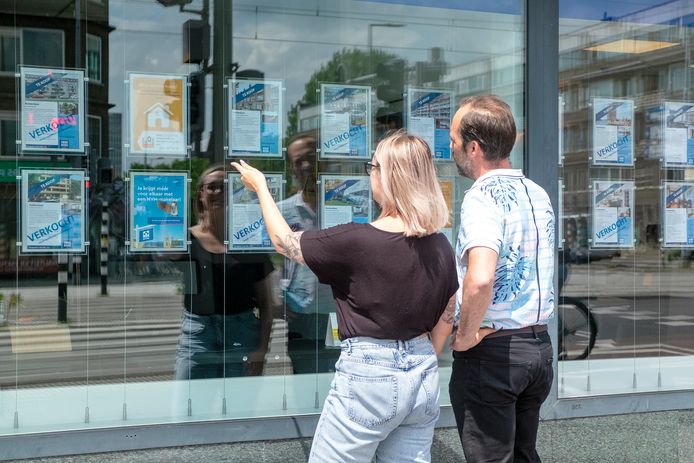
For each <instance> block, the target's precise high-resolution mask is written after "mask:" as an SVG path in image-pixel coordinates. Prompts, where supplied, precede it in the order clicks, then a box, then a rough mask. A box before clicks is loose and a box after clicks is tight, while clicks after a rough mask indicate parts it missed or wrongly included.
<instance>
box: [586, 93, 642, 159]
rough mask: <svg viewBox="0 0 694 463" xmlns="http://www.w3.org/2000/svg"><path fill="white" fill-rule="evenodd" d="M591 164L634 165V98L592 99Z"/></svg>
mask: <svg viewBox="0 0 694 463" xmlns="http://www.w3.org/2000/svg"><path fill="white" fill-rule="evenodd" d="M592 158H593V165H594V166H617V167H619V166H633V165H634V101H633V100H615V99H612V98H594V99H593V154H592Z"/></svg>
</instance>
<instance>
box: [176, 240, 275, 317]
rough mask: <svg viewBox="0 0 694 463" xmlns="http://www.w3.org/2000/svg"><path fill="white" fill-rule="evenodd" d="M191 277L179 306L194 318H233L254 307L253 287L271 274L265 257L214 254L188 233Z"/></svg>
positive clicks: (270, 265) (268, 261) (270, 268)
mask: <svg viewBox="0 0 694 463" xmlns="http://www.w3.org/2000/svg"><path fill="white" fill-rule="evenodd" d="M188 265H191V266H192V270H193V274H192V275H186V274H187V273H188V272H184V275H185V276H184V278H186V279H190V281H187V282H186V283H188V284H186V291H185V294H184V298H183V305H184V307H185V308H186V310H188V311H189V312H192V313H194V314H197V315H211V314H217V315H233V314H238V313H242V312H247V311H249V310H252V309H253V308H254V307H256V306H257V304H258V301H257V300H256V297H255V296H256V294H255V285H256V283H258V282H260V281H262V280H263V279H264V278H265V277H267V276H268V275H269V274H270V273H271V272H272V262H271V261H270V258H269V257H268V256H267V254H216V253H212V252H210V251H208V250H206V249H205V248H203V247H202V244H201V243H200V241H199V240H198V239H197V238H196V237H195V235H192V234H191V246H190V263H188V262H184V263H183V267H186V266H188Z"/></svg>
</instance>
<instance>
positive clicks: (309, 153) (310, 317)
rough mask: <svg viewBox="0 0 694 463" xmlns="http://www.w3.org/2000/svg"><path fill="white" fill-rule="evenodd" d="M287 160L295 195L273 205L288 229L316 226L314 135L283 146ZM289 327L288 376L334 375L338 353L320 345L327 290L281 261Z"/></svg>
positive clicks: (329, 304)
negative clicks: (285, 147) (290, 362)
mask: <svg viewBox="0 0 694 463" xmlns="http://www.w3.org/2000/svg"><path fill="white" fill-rule="evenodd" d="M287 162H288V163H289V165H290V167H291V172H292V190H293V191H295V193H294V194H293V195H291V196H289V197H288V198H287V199H286V200H284V201H282V202H281V203H280V204H279V208H280V211H282V215H284V218H285V219H286V220H287V223H288V224H289V226H290V227H291V228H292V230H294V231H300V230H313V229H317V228H318V220H317V218H316V205H317V194H316V137H315V135H314V134H313V133H302V134H299V135H296V136H295V137H293V138H292V139H291V140H290V141H289V144H288V145H287ZM280 286H281V289H282V292H283V295H284V300H285V304H286V309H287V324H288V328H289V333H288V337H289V340H288V343H287V350H288V353H289V357H290V358H291V360H292V366H293V369H294V373H316V372H326V371H334V366H335V362H336V361H337V358H338V357H339V355H340V349H335V348H329V347H326V345H325V339H326V330H327V326H328V319H329V314H330V312H334V311H335V307H334V302H333V299H332V294H331V291H330V288H329V287H328V286H326V285H321V284H319V283H318V281H317V280H316V277H315V276H314V275H313V273H312V272H311V271H310V270H309V268H308V267H306V266H303V265H299V264H297V263H296V262H294V261H293V260H290V259H287V260H286V262H285V269H284V275H283V279H282V280H281V283H280Z"/></svg>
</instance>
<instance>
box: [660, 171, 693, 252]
mask: <svg viewBox="0 0 694 463" xmlns="http://www.w3.org/2000/svg"><path fill="white" fill-rule="evenodd" d="M663 204H664V206H663V216H664V217H663V219H664V220H663V222H664V226H663V247H665V248H672V247H677V248H682V247H690V248H691V247H694V183H692V182H665V185H664V188H663Z"/></svg>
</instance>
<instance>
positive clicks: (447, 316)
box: [441, 295, 455, 324]
mask: <svg viewBox="0 0 694 463" xmlns="http://www.w3.org/2000/svg"><path fill="white" fill-rule="evenodd" d="M441 319H442V320H443V321H444V322H446V323H451V324H452V323H453V322H454V321H455V295H453V297H451V298H450V299H449V300H448V305H447V306H446V309H445V310H444V311H443V315H441Z"/></svg>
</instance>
